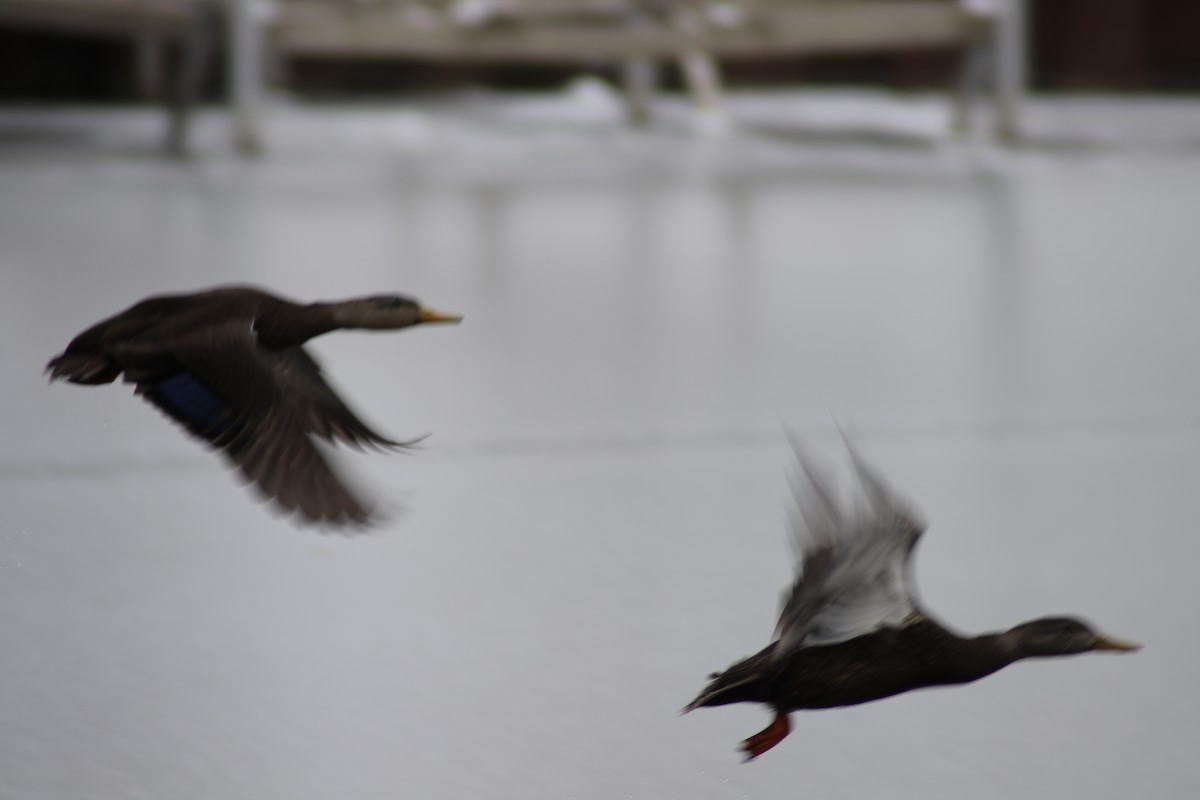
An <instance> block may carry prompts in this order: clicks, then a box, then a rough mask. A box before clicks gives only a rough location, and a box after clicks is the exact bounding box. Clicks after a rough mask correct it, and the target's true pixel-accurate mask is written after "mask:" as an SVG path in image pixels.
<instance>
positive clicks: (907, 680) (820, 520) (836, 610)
mask: <svg viewBox="0 0 1200 800" xmlns="http://www.w3.org/2000/svg"><path fill="white" fill-rule="evenodd" d="M793 446H794V447H795V449H796V455H797V458H798V459H799V462H800V467H801V469H800V473H799V476H798V478H797V480H796V482H795V484H794V492H795V495H796V499H797V514H796V515H794V517H793V520H794V524H793V532H794V535H795V538H796V542H797V545H798V550H799V554H800V555H799V563H798V565H797V577H796V579H795V581H794V582H793V584H792V586H791V587H790V589H789V590H788V592H787V593H785V596H784V603H783V609H782V611H781V613H780V617H779V624H778V626H777V628H776V638H775V640H774V641H772V642H771V643H770V644H768V645H767V646H766V647H765V648H763V650H761V651H760V652H758V653H757V654H755V655H753V656H750V657H749V658H746V659H743V660H742V661H739V662H737V663H736V664H734V665H733V666H732V667H730V668H729V669H727V670H725V671H724V672H721V673H717V674H714V675H712V676H710V680H711V682H710V683H709V685H708V686H707V687H705V689H704V690H703V691H702V692H701V693H700V695H699V696H698V697H697V698H696V699H695V700H693V701H692V702H691V703H690V704H689V705H688V706H687V708H685V709H684V710H685V711H691V710H692V709H695V708H699V707H701V706H720V705H727V704H730V703H762V704H764V705H767V706H769V707H770V708H771V709H773V710H774V712H775V717H774V719H773V720H772V722H771V724H770V725H768V726H767V727H766V728H765V729H764V730H762V731H761V732H759V733H757V734H755V735H754V736H752V737H750V738H749V739H747V740H746V741H744V742H743V743H742V750H743V752H745V754H746V757H747V760H749V759H753V758H756V757H757V756H759V755H761V754H763V753H765V752H766V751H767V750H769V749H771V748H772V747H774V746H775V745H776V744H778V743H779V742H781V741H782V740H783V738H784V737H785V736H787V734H788V732H789V730H790V727H791V726H790V721H789V718H788V714H789V713H790V712H792V711H799V710H802V709H817V708H832V707H836V706H850V705H857V704H859V703H866V702H869V701H871V700H879V699H881V698H884V697H890V696H892V695H895V694H900V693H902V692H907V691H911V690H913V689H920V688H923V687H927V686H949V685H953V684H961V683H969V682H971V681H974V680H977V679H979V678H982V677H984V676H986V675H990V674H992V673H993V672H995V671H996V670H998V669H1001V668H1002V667H1005V666H1007V665H1008V664H1011V663H1013V662H1014V661H1018V660H1020V659H1024V658H1035V657H1042V656H1062V655H1071V654H1075V653H1085V652H1088V651H1090V650H1134V649H1137V646H1136V645H1133V644H1129V643H1127V642H1122V641H1119V640H1116V639H1110V638H1107V637H1104V636H1102V635H1100V634H1098V633H1096V632H1095V631H1093V630H1092V629H1091V628H1090V627H1089V626H1088V625H1087V624H1085V623H1083V622H1081V621H1079V620H1076V619H1072V618H1069V617H1049V618H1045V619H1038V620H1034V621H1032V622H1026V623H1024V624H1022V625H1018V626H1016V627H1015V628H1012V629H1010V630H1007V631H1003V632H999V633H988V634H984V635H981V636H972V637H962V636H958V635H957V634H954V633H952V632H950V631H948V630H947V629H946V628H944V627H942V626H941V625H940V624H938V622H936V621H935V620H934V619H932V618H931V617H930V616H929V615H928V614H926V613H925V612H924V610H923V609H922V608H921V607H920V605H919V603H918V602H917V599H916V590H915V585H914V582H913V580H912V577H911V571H910V558H911V556H912V552H913V548H914V547H915V546H916V543H917V540H918V539H919V538H920V536H921V533H922V532H923V531H924V524H923V523H922V522H921V521H920V519H919V518H918V517H917V515H916V514H915V512H913V511H912V510H911V508H910V507H909V506H908V505H907V503H905V502H904V501H902V500H901V499H900V498H898V497H897V496H896V495H895V494H893V493H892V492H891V490H890V489H889V488H888V487H887V486H886V485H885V484H884V483H883V481H882V480H881V479H880V478H879V477H878V476H877V475H876V474H875V473H874V471H873V470H871V469H870V468H869V467H868V466H867V465H866V463H865V462H864V461H863V460H862V459H861V458H860V457H859V456H858V455H857V453H856V452H855V451H854V449H853V448H852V447H851V448H850V456H851V462H852V464H853V467H854V472H855V476H856V478H857V480H858V484H859V486H858V488H859V495H860V499H859V502H858V503H857V504H856V505H855V506H852V507H847V506H846V505H845V504H844V503H843V502H842V501H841V500H840V499H839V497H838V496H837V495H836V493H835V491H834V487H833V486H832V484H831V482H830V481H829V479H828V476H827V475H825V474H823V473H822V472H821V471H820V470H818V469H817V468H816V467H815V466H814V465H813V462H812V461H811V459H810V458H809V456H808V455H807V453H806V452H805V450H804V448H803V447H802V446H801V445H800V443H799V442H797V441H795V440H793ZM847 446H848V447H849V443H848V442H847Z"/></svg>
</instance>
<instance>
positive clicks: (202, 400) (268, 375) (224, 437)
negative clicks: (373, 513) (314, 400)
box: [123, 320, 370, 525]
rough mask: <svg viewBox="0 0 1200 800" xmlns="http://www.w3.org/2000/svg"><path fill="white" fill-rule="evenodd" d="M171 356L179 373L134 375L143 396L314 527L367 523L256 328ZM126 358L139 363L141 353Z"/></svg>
mask: <svg viewBox="0 0 1200 800" xmlns="http://www.w3.org/2000/svg"><path fill="white" fill-rule="evenodd" d="M163 346H164V345H163V344H162V343H159V344H158V345H157V347H158V348H160V349H161V348H162V347H163ZM135 347H136V346H135ZM169 350H170V352H171V356H172V358H173V360H174V361H175V362H177V365H178V366H177V368H175V369H173V370H168V371H166V372H163V371H161V370H155V371H152V372H139V371H137V370H127V374H132V375H134V376H135V378H134V379H135V381H136V383H137V385H138V388H137V391H138V393H139V394H141V395H142V396H143V397H145V398H146V400H148V401H149V402H150V403H152V404H153V405H155V406H156V407H158V408H159V409H160V410H161V411H163V412H164V413H165V414H166V415H167V416H169V417H171V418H172V419H174V420H175V421H176V422H178V423H180V424H181V425H182V426H183V427H184V428H185V429H186V430H187V431H188V432H189V433H191V434H192V435H193V436H195V437H197V438H199V439H201V440H203V441H205V442H207V443H208V444H209V445H211V446H212V447H214V448H215V449H218V450H220V451H221V452H223V453H224V454H225V456H226V457H227V458H229V460H230V461H232V462H233V464H234V465H235V466H236V467H237V468H238V470H239V471H240V472H241V473H242V475H244V476H245V478H246V479H247V480H248V481H249V482H250V483H253V484H254V485H255V486H256V487H257V488H258V490H259V491H260V492H261V493H262V494H263V495H265V496H266V497H268V498H270V499H272V500H274V501H275V502H276V503H278V504H279V505H280V506H282V507H283V508H284V509H285V510H287V511H297V512H299V513H300V514H301V515H302V516H303V517H304V518H305V519H306V520H308V521H309V522H325V523H331V524H335V525H340V524H353V523H359V524H361V523H364V522H366V521H367V519H368V517H369V516H370V509H368V508H367V507H365V506H364V505H363V504H362V502H361V501H359V500H358V499H357V498H356V497H355V496H354V495H353V494H352V493H351V492H350V491H349V490H348V489H347V488H346V486H345V485H344V484H343V482H342V481H341V479H340V478H339V477H338V475H337V474H336V473H335V472H334V471H333V470H332V469H331V468H330V466H329V464H328V463H327V462H326V461H325V459H324V458H323V457H322V456H321V453H320V452H319V451H318V450H317V448H316V446H315V445H314V443H313V441H312V440H311V439H310V438H309V437H308V433H307V431H308V424H307V419H306V417H307V415H308V414H309V413H310V412H309V411H308V410H307V408H306V407H305V406H304V404H303V403H301V404H297V403H296V402H295V398H294V395H292V394H291V393H289V391H287V387H286V385H285V384H283V383H282V382H281V381H279V380H278V367H277V365H276V364H275V363H273V359H272V358H271V357H270V356H269V355H268V354H265V353H263V352H262V351H260V350H259V348H258V345H257V342H256V340H255V336H254V332H253V330H252V329H251V326H250V324H249V322H247V321H244V320H231V321H230V322H229V323H228V324H224V325H217V326H210V327H208V328H206V329H205V330H203V331H201V332H200V333H193V334H189V335H187V336H185V337H181V338H180V339H179V340H177V341H174V342H171V343H169ZM123 355H125V356H126V357H128V358H130V359H131V360H135V361H136V358H137V354H136V351H135V348H131V349H130V350H127V351H126V353H124V354H123Z"/></svg>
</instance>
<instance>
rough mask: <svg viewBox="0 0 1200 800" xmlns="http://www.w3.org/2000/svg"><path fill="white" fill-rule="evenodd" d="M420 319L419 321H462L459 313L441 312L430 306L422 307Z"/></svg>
mask: <svg viewBox="0 0 1200 800" xmlns="http://www.w3.org/2000/svg"><path fill="white" fill-rule="evenodd" d="M420 319H421V322H462V316H461V315H459V314H443V313H442V312H441V311H434V310H433V309H431V308H422V309H421V313H420Z"/></svg>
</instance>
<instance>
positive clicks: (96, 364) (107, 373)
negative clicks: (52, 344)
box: [46, 350, 121, 386]
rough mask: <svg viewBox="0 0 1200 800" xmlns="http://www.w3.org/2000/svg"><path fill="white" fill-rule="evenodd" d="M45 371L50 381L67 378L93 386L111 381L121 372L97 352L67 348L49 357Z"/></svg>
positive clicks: (73, 381)
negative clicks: (75, 350) (83, 351)
mask: <svg viewBox="0 0 1200 800" xmlns="http://www.w3.org/2000/svg"><path fill="white" fill-rule="evenodd" d="M46 372H48V373H50V380H51V381H52V382H53V381H57V380H68V381H70V382H71V383H82V384H87V385H91V386H95V385H98V384H102V383H112V382H113V381H114V380H116V379H117V376H118V375H120V374H121V368H120V367H119V366H117V365H116V364H114V363H113V362H112V360H111V359H109V358H108V357H106V356H103V355H101V354H99V353H72V352H71V351H70V350H68V351H67V352H65V353H62V354H60V355H57V356H55V357H54V358H52V359H50V363H48V364H47V365H46Z"/></svg>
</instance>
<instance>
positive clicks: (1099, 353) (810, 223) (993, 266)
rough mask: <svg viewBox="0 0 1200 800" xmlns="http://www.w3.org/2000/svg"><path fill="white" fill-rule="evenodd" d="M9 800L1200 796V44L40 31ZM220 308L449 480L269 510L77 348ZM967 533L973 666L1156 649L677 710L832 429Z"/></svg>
mask: <svg viewBox="0 0 1200 800" xmlns="http://www.w3.org/2000/svg"><path fill="white" fill-rule="evenodd" d="M0 67H2V68H0V288H2V291H0V365H2V366H3V368H4V370H5V375H6V379H7V380H6V384H5V392H3V393H2V394H0V419H3V420H4V422H3V435H2V437H0V441H3V442H4V446H3V448H0V642H2V645H0V719H2V720H3V721H4V723H3V725H2V726H0V798H4V799H5V800H7V799H8V798H13V799H14V800H18V799H19V800H25V799H27V798H72V799H74V798H156V799H157V798H164V797H170V798H196V799H197V800H200V799H201V798H203V799H204V800H212V799H213V798H222V799H224V798H247V799H248V800H249V799H250V798H253V800H271V799H272V798H280V799H282V798H289V799H291V798H327V797H346V798H384V797H389V798H390V797H430V798H438V797H480V798H522V800H524V799H525V798H588V799H591V798H595V799H596V800H601V799H603V800H610V799H611V798H615V797H620V798H625V797H628V798H665V799H667V800H671V799H673V798H697V797H704V798H747V797H750V798H765V797H781V796H793V795H795V794H797V793H803V794H805V795H812V796H815V797H816V796H819V797H827V798H843V797H844V798H851V797H867V796H883V797H896V798H910V797H911V798H923V799H924V798H961V797H977V798H1011V797H1022V798H1061V797H1082V796H1088V797H1097V798H1125V797H1129V796H1137V797H1145V798H1179V797H1185V796H1189V795H1190V794H1192V793H1194V792H1195V791H1196V789H1197V788H1200V767H1197V765H1196V762H1195V757H1194V751H1195V748H1196V747H1197V745H1200V723H1198V722H1197V720H1200V700H1198V698H1200V693H1197V692H1196V691H1195V687H1194V680H1195V678H1194V673H1195V669H1194V664H1195V662H1196V659H1197V658H1198V657H1200V647H1198V646H1197V644H1196V642H1195V640H1194V637H1192V636H1191V635H1190V633H1191V628H1192V627H1193V625H1192V617H1191V613H1192V611H1193V609H1195V608H1196V607H1197V604H1198V603H1200V590H1198V589H1197V588H1196V581H1195V577H1194V572H1195V566H1194V565H1195V562H1196V560H1197V558H1198V557H1200V546H1197V544H1196V534H1195V527H1196V522H1195V521H1196V519H1197V518H1198V514H1197V509H1196V500H1195V497H1196V492H1195V486H1196V485H1197V484H1198V483H1200V411H1198V409H1200V370H1198V369H1197V352H1198V350H1200V323H1198V322H1197V319H1198V316H1197V303H1198V301H1200V270H1198V269H1197V266H1198V261H1197V253H1200V225H1197V223H1196V220H1197V209H1198V208H1200V96H1197V94H1196V92H1197V90H1200V6H1197V4H1195V3H1192V2H1186V0H1155V1H1154V2H1150V1H1149V0H1142V1H1141V2H1136V1H1135V0H1107V1H1106V2H1103V3H1097V2H1083V1H1082V0H1028V1H1027V2H1020V1H1019V0H991V1H990V2H989V1H988V0H973V1H970V0H964V1H963V2H955V1H953V0H870V1H868V0H861V1H860V0H724V1H723V2H706V1H705V0H423V1H418V0H275V2H237V1H236V0H234V1H233V2H224V1H223V0H222V1H221V2H216V1H213V2H209V1H207V0H0ZM222 283H251V284H259V285H263V286H266V287H268V288H270V289H272V290H274V291H276V292H278V293H280V294H282V295H285V296H288V297H292V298H295V299H297V300H301V301H311V300H326V299H340V298H344V297H350V296H354V295H359V294H376V293H383V292H401V293H406V294H411V295H413V296H415V297H417V298H419V299H421V300H422V301H424V302H426V303H428V304H429V305H430V306H432V307H434V308H437V309H442V310H445V311H450V312H457V313H461V314H464V315H465V321H464V323H463V324H462V325H461V326H458V327H430V328H429V329H423V328H417V329H415V330H411V331H405V332H401V333H396V334H388V335H365V334H360V333H353V332H350V333H340V334H336V335H331V336H328V337H324V338H322V339H320V340H318V341H317V342H316V343H315V344H314V345H313V347H312V349H313V351H314V352H315V353H316V354H317V355H318V356H319V357H320V358H321V359H322V362H323V363H324V365H325V368H326V373H327V374H328V375H329V377H330V380H331V381H332V382H334V383H335V385H336V386H337V387H339V388H340V389H341V390H342V391H343V393H344V394H345V396H346V397H347V399H348V400H349V401H351V403H352V405H354V407H355V408H357V409H359V410H360V411H361V412H362V415H363V416H364V417H365V418H366V419H367V420H368V421H369V422H371V423H372V424H374V425H376V426H377V427H379V428H380V429H381V430H383V431H384V432H385V433H389V434H392V435H395V436H398V437H407V436H416V435H421V434H424V433H432V436H430V438H429V439H428V440H426V442H425V443H424V445H423V447H422V449H420V450H419V451H418V452H416V453H415V454H412V455H405V456H390V457H389V456H383V455H378V454H360V453H354V452H350V453H342V454H339V455H340V456H341V459H340V461H339V463H340V464H341V465H342V467H343V468H344V469H345V470H347V471H349V472H350V473H352V474H354V475H355V476H356V477H357V478H358V479H359V480H360V481H361V483H362V484H363V485H365V486H368V487H371V489H372V491H374V492H375V493H376V494H377V495H378V496H379V497H380V498H382V500H383V501H384V502H385V503H386V504H388V505H389V506H392V507H396V508H398V509H399V510H398V512H397V513H396V514H394V515H393V516H392V517H391V518H390V519H389V520H388V521H387V522H386V523H385V524H383V525H381V526H380V528H379V529H378V530H375V531H374V532H372V533H370V534H368V535H363V536H357V537H341V536H335V535H327V534H326V535H322V534H320V533H318V532H316V531H313V530H307V529H301V528H298V527H296V526H295V525H293V524H292V523H291V522H290V521H288V520H285V519H279V518H276V517H274V516H272V515H271V513H270V512H269V510H268V509H266V508H264V507H261V506H258V505H256V503H255V502H254V499H255V498H254V497H253V496H252V495H251V493H250V492H248V491H246V490H244V489H243V488H241V487H239V486H238V485H237V484H236V481H235V480H233V478H232V476H231V475H229V474H227V473H226V472H225V470H224V469H223V468H222V467H221V466H220V465H219V463H220V462H219V459H218V458H217V457H216V456H214V455H213V454H210V453H207V452H204V450H203V449H202V448H200V447H198V446H196V445H195V444H193V443H192V442H190V441H187V440H186V439H185V437H183V436H182V435H180V433H179V432H178V431H176V430H173V426H172V425H170V424H169V423H168V422H167V421H165V420H164V419H162V418H161V417H160V416H159V415H158V414H157V413H156V412H155V411H154V410H153V409H151V408H149V407H148V406H146V405H145V404H144V403H141V402H140V401H138V400H137V399H135V398H134V397H132V392H131V391H130V389H129V387H128V386H124V385H121V384H117V385H114V386H105V387H97V388H85V387H76V386H68V385H62V384H56V385H53V386H47V385H46V382H45V377H44V376H43V375H42V370H43V368H44V366H45V363H46V361H47V360H48V359H49V358H50V357H52V356H53V355H55V354H56V353H58V352H60V351H61V350H62V348H63V347H65V345H66V344H67V342H68V341H69V340H70V339H71V337H72V336H74V335H75V334H76V333H78V332H79V331H81V330H83V329H84V328H86V327H88V326H89V325H91V324H92V323H94V322H96V321H97V320H100V319H102V318H104V317H107V316H109V315H111V314H113V313H116V312H118V311H120V310H121V309H124V308H125V307H127V306H129V305H130V304H132V303H133V302H135V301H136V300H138V299H140V298H142V297H144V296H146V295H149V294H155V293H161V292H177V291H191V290H195V289H198V288H202V287H206V286H211V285H215V284H222ZM781 420H782V421H783V422H786V423H787V424H788V425H790V426H792V427H794V428H796V429H797V430H798V431H799V432H800V433H801V434H802V435H804V436H806V437H807V438H809V439H810V440H811V441H812V442H813V443H814V444H815V446H816V447H818V448H819V449H822V450H823V451H825V453H826V454H827V455H828V456H829V457H830V458H831V459H833V458H836V457H837V455H838V452H839V447H840V445H839V441H838V438H837V435H836V427H835V424H834V423H835V421H836V422H838V423H840V424H842V425H844V426H845V427H847V428H848V429H849V431H850V432H851V433H852V435H854V437H855V438H856V439H857V440H858V441H859V443H860V444H861V446H862V448H863V450H864V451H865V452H866V454H867V455H868V456H869V457H870V458H871V459H872V460H873V461H875V462H876V463H877V464H878V465H879V467H880V468H881V469H882V471H883V472H884V473H885V474H886V475H888V476H890V478H891V480H892V482H893V483H894V485H895V486H896V488H897V489H898V490H899V491H900V492H901V493H903V494H906V495H908V496H910V497H911V498H912V499H913V500H914V502H915V503H916V505H917V506H918V507H919V508H921V510H922V511H923V512H924V514H925V516H926V517H927V518H928V519H930V520H931V523H932V525H931V529H930V531H929V533H928V535H927V538H926V539H925V540H924V541H923V544H922V549H921V552H920V553H919V554H918V556H917V574H918V579H919V581H920V586H921V589H922V594H923V598H924V601H925V603H926V604H927V606H928V607H929V608H930V609H931V611H932V612H933V613H934V614H935V615H936V616H938V617H940V618H941V619H943V620H944V621H945V623H946V624H947V625H948V626H950V627H952V628H954V629H956V630H960V631H964V632H976V631H984V630H995V629H1001V628H1006V627H1008V626H1011V625H1013V624H1016V623H1018V622H1021V621H1024V620H1026V619H1029V618H1033V617H1037V616H1042V615H1048V614H1057V613H1072V614H1079V615H1082V616H1084V617H1086V618H1089V619H1090V620H1092V621H1093V622H1094V623H1095V624H1096V625H1097V626H1098V627H1100V628H1101V629H1103V630H1106V631H1108V632H1110V633H1112V634H1113V635H1115V636H1119V637H1122V638H1129V639H1133V640H1136V641H1141V642H1143V643H1144V644H1145V645H1146V648H1145V649H1144V650H1143V651H1142V652H1140V653H1138V654H1136V655H1132V656H1125V657H1111V656H1108V657H1106V656H1103V655H1098V654H1097V655H1089V656H1083V657H1079V658H1076V659H1070V660H1055V661H1054V662H1047V663H1039V662H1028V663H1022V664H1018V665H1014V666H1013V667H1011V668H1009V669H1006V670H1004V671H1002V672H1000V673H998V674H996V675H995V676H992V677H989V678H988V679H986V680H984V681H981V682H980V683H978V684H975V685H971V686H967V687H963V688H957V689H943V690H931V691H923V692H915V693H912V694H909V695H905V696H901V697H897V698H892V699H889V700H886V701H883V702H880V703H873V704H868V705H864V706H860V707H855V708H850V709H837V710H832V711H826V712H819V713H816V712H814V713H804V714H799V715H797V716H796V718H795V719H794V732H793V734H792V735H791V737H790V738H789V739H788V740H787V741H785V742H784V743H783V744H781V745H780V746H779V747H778V748H776V749H775V750H774V751H772V752H770V753H768V754H767V755H765V756H764V757H762V758H761V759H759V760H758V761H757V762H755V763H753V764H750V765H742V764H740V763H739V758H738V754H737V753H736V750H735V748H736V744H737V742H738V741H740V740H741V739H743V738H745V737H746V736H749V735H750V734H752V733H754V732H756V731H758V730H759V729H760V728H762V727H763V726H764V725H765V724H766V721H767V714H766V713H765V712H764V711H763V710H762V709H758V708H753V707H749V706H731V707H725V708H719V709H706V710H700V711H697V712H695V713H692V714H689V715H687V716H685V717H680V716H679V714H678V712H679V709H680V708H681V707H682V706H683V705H684V704H686V703H687V702H688V701H689V700H690V699H691V698H692V697H693V696H694V695H695V693H696V692H697V691H698V690H699V689H700V688H701V686H702V685H703V683H704V676H705V675H706V674H707V673H709V672H711V671H713V670H718V669H722V668H724V667H725V666H727V665H728V664H729V663H731V662H733V661H734V660H736V659H737V658H740V657H742V656H744V655H747V654H749V653H752V652H755V651H757V650H758V649H759V648H761V647H762V646H763V645H764V644H765V643H766V641H767V639H768V637H769V634H770V632H771V629H772V626H773V623H774V615H775V613H776V604H777V601H778V595H779V592H780V591H781V590H782V589H783V588H784V586H785V585H786V583H787V582H788V581H789V579H790V576H791V573H792V564H791V553H790V550H789V548H788V545H787V543H786V534H785V526H784V519H785V510H786V503H785V501H786V499H787V497H788V494H787V487H786V483H785V479H784V476H785V467H786V466H787V464H788V461H789V453H788V449H787V447H786V444H785V443H784V437H783V430H782V424H781Z"/></svg>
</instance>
